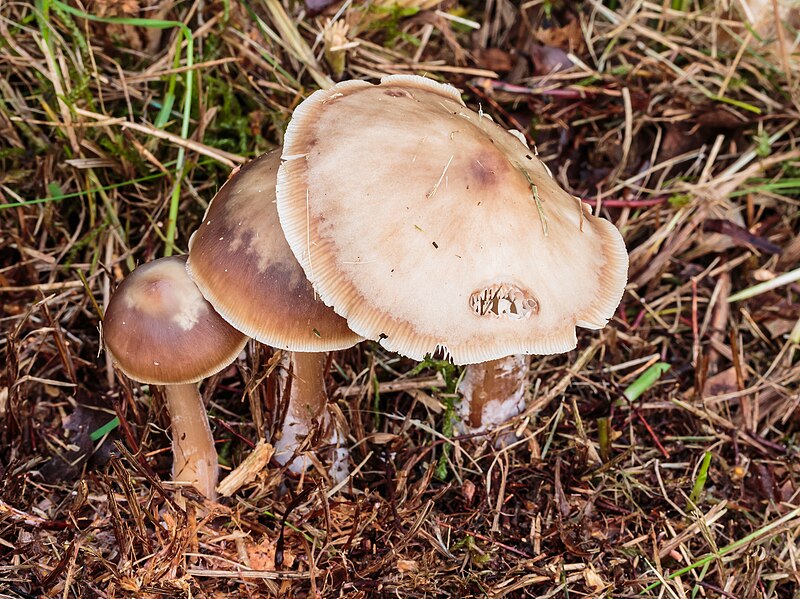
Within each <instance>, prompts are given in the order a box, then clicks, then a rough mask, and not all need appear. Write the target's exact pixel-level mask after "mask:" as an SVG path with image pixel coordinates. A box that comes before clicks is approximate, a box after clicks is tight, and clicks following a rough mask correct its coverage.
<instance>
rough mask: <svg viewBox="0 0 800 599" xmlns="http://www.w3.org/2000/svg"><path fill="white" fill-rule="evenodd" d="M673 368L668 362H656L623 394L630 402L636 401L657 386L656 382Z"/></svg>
mask: <svg viewBox="0 0 800 599" xmlns="http://www.w3.org/2000/svg"><path fill="white" fill-rule="evenodd" d="M670 368H671V366H670V365H669V364H667V363H666V362H656V363H655V364H653V365H652V366H650V368H648V369H647V370H645V371H644V372H643V373H642V374H640V375H639V376H638V378H637V379H636V380H635V381H633V382H632V383H631V384H630V385H629V386H628V388H627V389H625V391H624V392H623V394H624V395H625V397H626V398H627V399H628V401H635V400H636V399H638V398H639V396H641V395H642V394H643V393H644V392H645V391H647V390H648V389H649V388H650V387H652V386H653V385H655V383H656V381H657V380H658V379H660V378H661V375H663V374H664V373H665V372H667V371H668V370H669V369H670Z"/></svg>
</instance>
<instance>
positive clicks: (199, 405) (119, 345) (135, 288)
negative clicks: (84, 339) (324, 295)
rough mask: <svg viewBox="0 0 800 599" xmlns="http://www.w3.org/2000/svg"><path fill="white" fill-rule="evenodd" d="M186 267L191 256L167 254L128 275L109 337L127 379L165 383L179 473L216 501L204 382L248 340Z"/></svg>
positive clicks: (109, 317) (110, 317) (109, 314)
mask: <svg viewBox="0 0 800 599" xmlns="http://www.w3.org/2000/svg"><path fill="white" fill-rule="evenodd" d="M185 264H186V257H185V256H180V257H178V256H175V257H170V258H161V259H159V260H155V261H153V262H150V263H148V264H145V265H143V266H140V267H139V268H137V269H136V270H134V271H133V272H132V273H131V274H130V275H128V276H127V277H126V278H125V279H124V280H123V281H122V283H120V285H119V287H118V288H117V290H116V292H115V293H114V296H113V297H112V298H111V301H110V302H109V305H108V309H107V310H106V313H105V317H104V319H103V338H104V339H105V344H106V348H107V350H108V352H109V354H111V358H112V360H113V362H114V363H115V364H116V365H117V367H118V368H119V369H120V370H121V371H122V372H124V373H125V374H126V375H127V376H128V377H130V378H132V379H134V380H136V381H139V382H142V383H149V384H153V385H163V386H164V389H165V392H164V394H165V397H166V401H167V409H168V410H169V415H170V420H171V422H172V428H171V432H172V453H173V458H172V459H173V462H172V477H173V479H174V480H176V481H181V482H188V483H191V484H193V485H194V486H195V488H197V490H198V491H200V492H201V493H203V494H204V495H205V496H206V497H208V498H210V499H214V498H215V497H216V486H217V479H218V467H217V452H216V449H215V448H214V439H213V437H212V436H211V428H210V427H209V424H208V416H207V415H206V411H205V407H204V406H203V401H202V398H201V397H200V393H199V392H198V390H197V382H199V381H201V380H202V379H204V378H206V377H208V376H210V375H212V374H214V373H216V372H219V371H220V370H222V369H223V368H224V367H225V366H227V365H228V364H230V363H231V362H233V360H234V359H236V356H237V355H239V352H241V351H242V349H243V348H244V345H245V343H246V341H247V338H246V337H245V336H244V335H243V334H242V333H240V332H239V331H237V330H235V329H234V328H233V327H231V326H230V325H229V324H228V323H226V322H225V321H224V320H223V319H222V318H220V316H219V314H217V313H216V312H215V311H214V309H213V308H212V307H211V304H209V303H208V302H207V301H205V299H203V296H202V295H201V294H200V291H199V290H198V289H197V287H196V286H195V284H194V283H193V282H192V280H191V279H190V278H189V277H188V275H187V274H186V267H185Z"/></svg>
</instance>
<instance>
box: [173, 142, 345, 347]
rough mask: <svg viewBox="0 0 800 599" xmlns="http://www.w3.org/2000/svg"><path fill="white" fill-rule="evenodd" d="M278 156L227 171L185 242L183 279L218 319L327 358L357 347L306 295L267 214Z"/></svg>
mask: <svg viewBox="0 0 800 599" xmlns="http://www.w3.org/2000/svg"><path fill="white" fill-rule="evenodd" d="M278 166H280V151H279V150H277V151H272V152H269V153H267V154H264V155H263V156H260V157H259V158H256V159H255V160H252V161H251V162H249V163H248V164H246V165H244V166H243V167H242V168H241V169H239V170H238V171H236V172H234V174H233V175H231V178H230V179H228V181H227V182H226V183H225V185H223V187H222V189H220V190H219V192H217V195H216V196H214V199H213V200H212V201H211V204H210V205H209V207H208V210H207V211H206V214H205V217H204V218H203V222H202V223H201V224H200V226H199V228H198V229H197V231H195V232H194V234H193V235H192V238H191V239H190V240H189V262H188V264H187V269H188V272H189V275H190V276H191V277H192V279H193V280H194V282H195V283H196V284H197V286H198V287H199V288H200V290H201V292H202V293H203V296H205V298H206V299H207V300H208V301H210V302H211V304H212V305H213V306H214V308H215V309H216V310H217V312H219V313H220V314H221V315H222V317H223V318H225V320H227V321H228V322H229V323H231V324H232V325H233V326H234V327H236V328H237V329H239V330H240V331H243V332H244V333H246V334H247V335H248V336H250V337H253V338H254V339H257V340H258V341H260V342H262V343H266V344H267V345H270V346H272V347H276V348H281V349H288V350H291V351H306V352H308V351H315V352H316V351H331V350H336V349H344V348H347V347H351V346H353V345H355V344H356V343H358V342H359V341H360V340H361V337H359V336H358V335H356V334H355V333H353V332H352V331H351V330H350V329H349V328H348V327H347V322H346V321H345V320H344V319H343V318H342V317H341V316H339V315H338V314H336V313H335V312H334V311H333V310H331V309H330V308H329V307H327V306H326V305H325V304H324V303H322V301H321V300H320V299H319V298H318V297H317V296H316V295H315V294H314V290H313V289H312V287H311V283H309V282H308V280H307V279H306V276H305V274H304V273H303V269H302V268H301V267H300V265H299V264H298V263H297V259H296V258H295V257H294V255H293V254H292V251H291V249H289V245H288V244H287V243H286V239H285V238H284V236H283V231H282V230H281V226H280V223H279V222H278V212H277V210H276V208H275V179H276V177H277V172H278Z"/></svg>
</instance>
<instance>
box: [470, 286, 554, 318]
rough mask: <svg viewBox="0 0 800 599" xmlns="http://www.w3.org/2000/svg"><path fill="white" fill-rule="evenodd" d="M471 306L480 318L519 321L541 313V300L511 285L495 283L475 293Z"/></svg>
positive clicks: (471, 298) (471, 299)
mask: <svg viewBox="0 0 800 599" xmlns="http://www.w3.org/2000/svg"><path fill="white" fill-rule="evenodd" d="M469 305H470V307H471V308H472V310H473V312H475V314H477V315H478V316H490V317H491V316H493V317H495V318H509V319H511V320H519V319H523V318H530V317H531V316H532V315H534V316H535V315H536V314H538V313H539V300H537V299H536V297H535V296H534V295H533V294H532V293H531V292H530V291H527V290H525V289H522V288H520V287H518V286H517V285H514V284H511V283H494V284H493V285H489V286H488V287H483V288H481V289H478V290H476V291H473V292H472V294H471V295H470V296H469Z"/></svg>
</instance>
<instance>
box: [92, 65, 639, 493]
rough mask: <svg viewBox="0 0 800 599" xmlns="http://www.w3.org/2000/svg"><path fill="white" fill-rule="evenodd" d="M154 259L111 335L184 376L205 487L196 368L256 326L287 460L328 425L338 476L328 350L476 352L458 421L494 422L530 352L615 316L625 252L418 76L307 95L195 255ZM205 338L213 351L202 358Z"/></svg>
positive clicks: (520, 144) (129, 293)
mask: <svg viewBox="0 0 800 599" xmlns="http://www.w3.org/2000/svg"><path fill="white" fill-rule="evenodd" d="M157 262H161V264H160V265H159V264H157V263H153V264H151V265H147V266H143V267H140V268H139V269H137V271H135V272H134V273H133V274H132V275H131V276H130V277H129V278H128V279H126V280H125V281H124V282H123V283H122V284H121V285H120V288H119V290H118V292H117V294H116V295H115V297H114V300H113V301H112V305H111V306H109V311H108V313H107V315H106V319H105V336H106V343H107V346H108V349H109V352H110V353H111V354H112V356H113V357H114V360H115V361H116V363H117V364H118V365H119V366H120V369H121V370H123V372H125V373H127V374H129V375H130V376H131V377H132V378H135V379H137V380H140V381H144V382H152V383H157V384H169V385H172V386H170V387H168V388H167V389H168V390H167V398H168V403H169V408H170V413H171V414H172V420H173V442H174V443H175V444H176V445H175V464H176V466H175V472H174V476H175V478H176V479H180V480H187V481H191V482H193V483H195V484H196V485H197V486H198V488H200V490H202V491H203V492H204V493H205V494H206V495H207V496H209V497H213V495H214V486H215V484H216V459H215V457H214V458H213V465H212V464H211V462H212V457H211V456H212V453H213V439H211V438H210V432H208V424H207V420H205V412H204V411H203V406H202V403H201V402H200V401H199V396H197V389H196V387H195V386H194V385H193V384H191V383H192V382H194V381H197V380H199V379H201V378H203V377H204V376H206V375H208V374H209V373H211V372H214V371H216V370H218V369H220V368H222V367H223V366H224V365H225V364H227V363H229V362H230V361H231V360H232V359H233V358H234V357H235V356H236V354H238V352H239V351H240V350H241V348H242V347H243V345H244V340H245V335H246V336H248V337H252V338H254V339H256V340H258V341H260V342H262V343H265V344H268V345H270V346H272V347H275V348H278V349H281V350H283V351H284V352H285V360H284V367H285V368H284V378H283V383H282V384H281V389H282V391H283V393H282V397H281V398H280V399H281V401H282V402H283V403H284V404H286V405H287V406H288V407H287V409H286V413H285V414H286V415H285V418H284V421H283V425H282V428H281V431H280V432H279V433H278V435H277V436H276V438H275V439H273V442H274V445H275V448H276V452H275V457H276V459H277V460H278V462H279V463H281V464H286V465H288V467H289V469H290V470H292V471H294V472H302V471H303V470H305V469H306V468H307V467H308V465H309V464H310V463H311V462H313V461H314V460H313V459H311V458H310V456H309V454H308V452H307V449H308V447H307V446H306V445H304V444H303V441H304V440H307V439H311V438H313V439H314V440H316V441H317V442H321V443H323V444H328V446H333V457H334V459H333V460H332V461H333V462H334V469H333V470H332V474H333V476H334V478H336V479H340V478H341V476H342V474H343V472H345V468H346V454H345V453H343V450H342V449H337V445H338V444H339V442H340V441H341V437H342V436H341V433H340V431H338V430H337V429H336V427H335V426H334V422H333V419H332V418H331V416H330V414H329V411H328V410H327V407H328V404H327V402H328V394H327V392H326V389H325V381H324V379H325V374H326V367H327V364H328V360H327V358H326V354H325V352H329V351H332V350H338V349H344V348H347V347H350V346H352V345H354V344H356V343H358V342H359V341H360V340H361V339H371V340H374V341H377V342H379V343H380V344H381V345H383V346H384V347H385V348H386V349H388V350H391V351H395V352H397V353H400V354H402V355H404V356H407V357H411V358H414V359H418V360H419V359H422V358H423V357H425V356H428V355H438V356H442V357H445V358H449V359H451V360H452V361H453V362H454V363H456V364H466V365H468V366H467V369H466V371H465V374H464V377H463V379H462V381H461V384H460V386H459V391H460V392H461V394H462V396H463V397H464V401H463V402H462V405H461V407H460V410H459V414H460V416H461V418H462V428H463V429H466V430H484V429H486V428H491V427H494V426H498V425H500V424H502V423H503V422H504V421H506V420H507V419H509V418H511V417H513V416H514V415H516V414H518V413H519V412H520V411H521V410H522V409H523V407H524V404H525V392H526V388H527V376H528V365H529V355H531V354H553V353H560V352H565V351H568V350H571V349H573V348H574V347H575V345H576V343H577V337H576V331H575V329H576V327H584V328H589V329H600V328H602V327H604V326H605V325H606V323H607V322H608V320H609V319H610V318H611V316H612V315H613V313H614V311H615V309H616V307H617V305H618V303H619V301H620V299H621V297H622V293H623V290H624V287H625V283H626V279H627V268H628V257H627V252H626V250H625V244H624V242H623V240H622V237H621V235H620V233H619V232H618V231H617V229H616V228H615V227H614V226H613V225H612V224H611V223H610V222H608V221H606V220H604V219H602V218H598V217H596V216H594V215H592V214H591V211H590V210H589V208H588V207H587V206H586V205H585V204H584V203H583V202H581V201H580V200H579V199H578V198H575V197H574V196H571V195H570V194H568V193H567V192H565V191H564V190H563V189H561V187H560V186H559V185H558V184H557V183H556V181H555V180H554V179H553V177H552V175H551V174H550V172H549V170H548V169H547V166H546V165H545V164H544V163H543V162H542V161H541V160H540V159H539V158H538V157H537V155H536V152H535V151H534V150H531V149H530V148H529V147H528V146H527V144H526V143H525V140H524V138H522V136H521V135H519V134H518V133H517V132H514V131H506V130H505V129H503V128H502V127H500V126H499V125H497V124H496V123H494V121H492V119H491V118H489V117H488V116H486V115H484V114H483V113H481V112H475V111H473V110H470V109H469V108H467V107H466V105H465V104H464V102H463V101H462V100H461V96H460V94H459V93H458V91H457V90H456V89H455V88H453V87H451V86H449V85H442V84H439V83H436V82H434V81H432V80H429V79H426V78H423V77H418V76H406V75H402V76H398V75H395V76H389V77H384V78H383V79H382V80H381V82H380V83H379V84H377V85H374V84H370V83H367V82H364V81H346V82H342V83H339V84H337V85H334V86H333V87H331V88H330V89H327V90H320V91H317V92H315V93H314V94H312V95H311V96H310V97H309V98H308V99H306V100H305V101H304V102H303V103H301V104H300V105H299V106H298V107H297V109H296V110H295V112H294V115H293V118H292V120H291V122H290V123H289V126H288V129H287V131H286V135H285V143H284V147H283V150H282V153H281V150H276V151H273V152H270V153H268V154H265V155H263V156H261V157H259V158H257V159H255V160H253V161H251V162H250V163H249V164H247V165H245V166H244V167H242V168H241V169H239V170H238V171H235V172H234V173H233V174H232V176H231V177H230V179H229V180H228V181H227V182H226V184H225V185H224V186H223V187H222V188H221V189H220V191H219V192H218V193H217V195H216V196H215V197H214V198H213V200H212V201H211V203H210V205H209V208H208V210H207V211H206V214H205V216H204V218H203V221H202V223H201V224H200V227H199V228H198V229H197V231H196V232H195V233H194V234H193V235H192V238H191V239H190V242H189V256H188V261H186V258H176V259H170V260H167V261H163V262H162V261H157ZM184 262H186V265H185V269H184ZM161 270H164V271H169V272H171V273H172V275H174V276H173V278H166V275H164V277H165V278H157V276H156V272H159V273H160V272H161ZM187 273H188V275H187ZM158 277H161V275H158ZM189 277H191V278H189ZM167 281H168V282H167ZM171 302H175V305H174V306H171V307H170V308H169V310H168V309H167V305H168V304H171ZM170 310H171V311H170ZM159 319H161V320H159ZM165 322H166V323H167V324H164V323H165ZM201 330H202V331H203V334H211V333H213V334H216V335H218V337H216V338H214V340H213V341H209V338H208V337H203V336H201V335H200V332H201ZM141 347H146V348H148V351H149V352H150V353H147V352H146V353H145V354H144V357H143V358H141V357H140V355H139V353H137V351H138V350H137V348H141ZM183 348H185V349H183ZM209 348H210V349H209ZM135 350H136V351H135ZM206 350H208V352H210V353H211V354H213V355H214V357H213V358H211V357H208V360H206V361H201V362H199V363H198V364H199V365H198V364H195V363H192V365H191V366H190V365H187V361H188V359H189V356H190V355H191V356H194V355H195V354H203V352H204V351H206ZM129 360H133V361H129ZM136 360H138V362H137V361H136ZM171 361H173V362H175V364H176V370H175V371H168V370H167V369H166V368H167V367H166V365H167V363H168V362H171ZM176 384H179V385H176ZM189 404H191V405H192V406H193V407H191V411H192V413H193V414H194V416H193V418H194V420H192V421H191V422H192V424H191V425H190V427H189V428H192V430H191V431H189V430H187V427H186V425H184V424H182V423H183V422H188V421H186V420H185V419H184V416H183V414H184V412H186V411H187V410H190V408H188V407H186V406H189ZM187 413H188V412H187ZM203 423H205V424H203ZM180 427H183V428H180ZM179 428H180V430H179ZM184 441H185V443H186V444H190V445H192V446H197V447H198V448H200V447H203V449H198V453H197V454H196V455H198V456H202V457H192V455H195V454H192V453H191V452H190V451H188V450H187V446H186V445H185V444H183V443H184Z"/></svg>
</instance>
